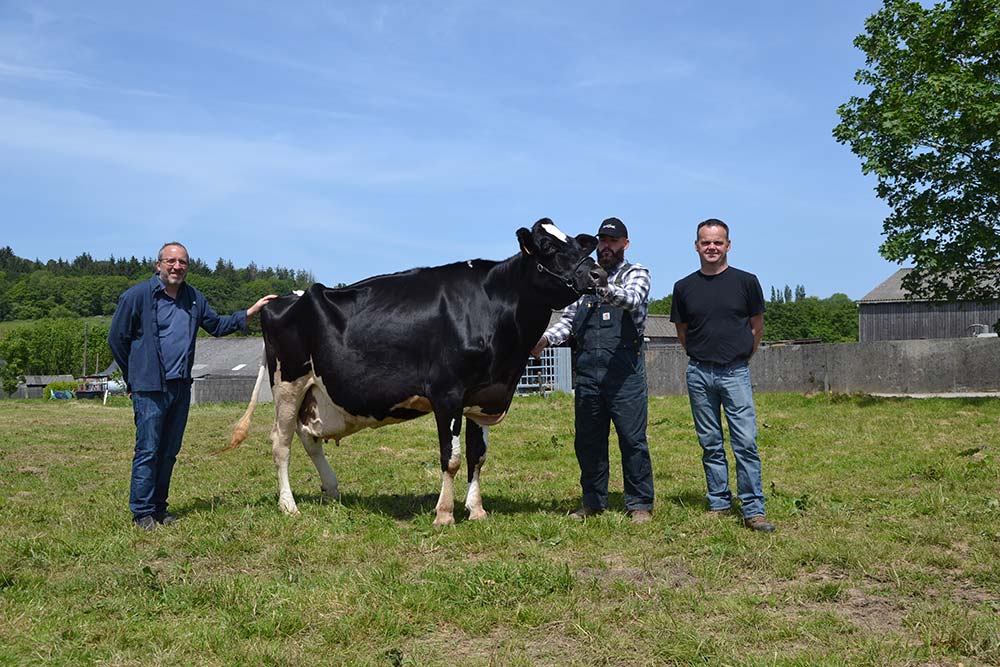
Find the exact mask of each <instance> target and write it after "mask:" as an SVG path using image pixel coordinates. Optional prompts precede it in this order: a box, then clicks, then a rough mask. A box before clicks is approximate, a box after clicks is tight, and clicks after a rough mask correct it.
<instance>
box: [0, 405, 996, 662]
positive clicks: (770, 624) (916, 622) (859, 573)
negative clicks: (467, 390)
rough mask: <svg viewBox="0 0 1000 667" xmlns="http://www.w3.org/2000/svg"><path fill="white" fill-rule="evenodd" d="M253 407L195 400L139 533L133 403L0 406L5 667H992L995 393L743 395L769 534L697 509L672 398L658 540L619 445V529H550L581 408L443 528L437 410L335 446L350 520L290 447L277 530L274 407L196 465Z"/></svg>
mask: <svg viewBox="0 0 1000 667" xmlns="http://www.w3.org/2000/svg"><path fill="white" fill-rule="evenodd" d="M242 407H243V406H236V405H227V406H211V405H206V406H196V407H195V408H193V409H192V411H191V418H190V422H189V426H188V431H187V437H186V439H185V445H184V449H183V451H182V452H181V457H180V460H179V462H178V468H177V470H176V473H175V476H174V486H173V489H172V493H171V500H172V505H171V510H172V511H173V512H174V513H176V514H177V515H178V516H179V517H180V518H181V521H180V522H178V523H177V524H175V525H174V526H171V527H169V528H166V529H161V530H158V531H155V532H152V533H142V532H139V531H136V530H134V529H133V528H132V527H131V524H130V517H129V514H128V510H127V506H126V502H127V494H128V476H129V469H130V461H131V449H132V437H133V429H132V423H131V421H132V414H131V409H130V407H129V405H128V404H127V401H125V400H124V399H118V402H112V403H111V404H109V405H108V406H106V407H102V406H101V405H100V404H99V403H96V402H94V403H89V402H73V403H57V402H43V401H0V665H67V666H70V665H72V666H78V665H142V666H144V667H147V666H152V665H219V666H222V665H243V664H247V665H389V666H399V665H421V666H423V665H442V666H444V665H447V666H449V667H457V666H461V667H472V666H477V665H526V666H527V665H630V666H631V665H762V666H763V665H802V666H806V665H844V666H847V665H850V666H855V665H872V666H875V665H879V666H884V665H927V666H930V665H935V666H938V665H959V664H962V665H966V666H969V665H996V664H1000V467H998V453H1000V442H998V433H1000V400H997V399H977V400H958V399H952V400H937V399H935V400H924V401H917V400H895V399H873V398H869V397H854V396H852V397H844V396H824V395H819V396H814V397H803V396H799V395H764V396H760V397H758V412H759V420H760V426H761V428H760V434H761V436H760V449H761V457H762V459H763V462H764V482H765V488H766V490H767V492H768V515H769V517H770V518H771V519H772V520H773V521H774V523H775V524H776V525H777V527H778V532H776V533H775V534H773V535H762V534H756V533H752V532H750V531H748V530H746V529H744V528H742V527H741V525H740V524H739V522H738V520H737V519H722V520H718V519H712V518H710V517H708V516H707V515H706V514H705V511H704V505H703V493H704V479H703V476H702V472H701V465H700V458H699V457H700V450H699V448H698V445H697V442H696V440H695V437H694V432H693V427H692V423H691V417H690V414H689V412H688V406H687V402H686V399H685V398H683V397H670V398H655V399H652V400H651V405H650V426H649V440H650V445H651V451H652V457H653V467H654V471H655V475H656V493H657V502H656V507H655V512H654V520H653V521H652V522H651V523H650V524H646V525H642V526H633V525H632V524H630V523H629V521H628V519H627V517H626V516H625V515H624V513H623V512H622V511H621V510H622V496H621V470H620V466H619V458H618V455H617V450H616V449H615V448H614V446H613V449H615V451H614V452H613V454H612V507H613V510H614V511H611V512H607V513H605V514H604V515H602V516H600V517H597V518H595V519H590V520H588V521H587V522H586V523H584V524H577V523H574V522H572V521H570V520H569V519H567V518H566V517H565V514H566V512H567V511H569V510H571V509H573V508H574V507H575V506H576V504H577V502H578V493H579V488H578V484H577V477H578V470H577V467H576V461H575V458H574V454H573V431H572V423H573V421H572V402H571V399H569V398H568V397H559V398H550V399H541V398H528V399H518V400H517V401H516V403H515V405H514V407H513V408H512V410H511V413H510V415H509V417H508V419H507V420H506V421H505V422H504V424H502V425H501V426H500V427H497V428H494V429H493V430H492V431H491V434H490V435H491V438H490V451H489V456H488V460H487V464H486V467H485V469H484V474H483V497H484V503H485V506H486V509H487V511H489V512H490V517H489V518H488V519H487V520H486V521H483V522H472V521H467V520H463V519H464V508H461V507H459V509H458V511H457V512H456V517H457V519H458V523H457V525H455V526H453V527H451V528H448V529H445V530H441V531H438V530H435V529H434V528H433V527H432V526H431V522H432V520H433V518H434V515H433V507H434V504H435V501H436V498H437V492H438V490H439V487H440V473H439V469H438V464H437V460H438V454H437V446H436V444H435V441H436V438H435V435H434V432H433V422H432V420H430V419H423V420H418V421H416V422H410V423H407V424H402V425H398V426H392V427H387V428H384V429H381V430H378V431H368V432H364V433H360V434H358V435H355V436H352V437H351V438H348V439H346V440H344V441H343V442H342V443H341V446H340V447H335V446H334V445H333V444H332V443H331V444H330V445H328V446H327V454H328V456H329V458H330V460H331V464H332V466H333V468H334V470H335V471H336V472H337V474H338V476H339V478H340V488H341V492H342V494H343V497H342V499H341V502H339V503H334V502H324V501H323V499H322V497H321V496H320V494H319V480H318V477H317V475H316V473H315V470H314V469H313V468H312V464H311V463H310V462H309V460H308V457H307V456H306V455H305V452H304V450H303V449H302V447H301V445H299V444H298V442H296V443H295V447H294V449H293V455H292V456H293V458H292V469H291V480H292V489H293V490H294V491H295V492H296V498H297V500H298V503H299V509H300V510H301V511H302V515H301V516H299V517H296V518H290V517H286V516H283V515H281V514H280V513H279V511H278V509H277V498H276V489H277V483H276V480H275V474H274V467H273V464H272V462H271V455H270V447H269V445H268V444H267V442H266V435H267V432H268V429H269V427H270V417H271V406H269V405H268V406H261V407H259V408H258V410H257V413H256V415H255V419H254V429H253V432H252V434H251V437H250V439H249V440H248V441H247V442H246V443H244V445H243V446H242V447H241V448H239V449H237V450H235V451H233V452H228V453H226V454H223V455H221V456H215V455H213V454H212V452H213V451H214V450H216V449H218V448H219V447H221V446H222V445H224V444H225V443H226V442H227V441H228V435H229V431H230V428H231V425H232V424H233V423H235V421H236V420H237V419H238V417H239V414H240V412H241V410H242ZM460 477H461V483H459V484H457V491H458V496H459V498H464V490H465V483H464V479H465V470H464V464H463V470H462V472H461V473H460ZM459 505H460V504H459Z"/></svg>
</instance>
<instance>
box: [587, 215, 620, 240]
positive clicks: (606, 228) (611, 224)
mask: <svg viewBox="0 0 1000 667" xmlns="http://www.w3.org/2000/svg"><path fill="white" fill-rule="evenodd" d="M595 236H610V237H612V238H616V239H620V238H626V239H627V238H628V229H626V228H625V223H624V222H622V221H621V220H619V219H618V218H608V219H607V220H605V221H604V222H602V223H601V228H600V229H598V230H597V234H596V235H595Z"/></svg>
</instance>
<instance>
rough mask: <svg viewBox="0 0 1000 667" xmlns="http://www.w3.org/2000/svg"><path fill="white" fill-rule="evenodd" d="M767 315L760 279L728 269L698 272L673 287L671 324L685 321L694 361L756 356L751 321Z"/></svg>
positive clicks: (719, 361)
mask: <svg viewBox="0 0 1000 667" xmlns="http://www.w3.org/2000/svg"><path fill="white" fill-rule="evenodd" d="M763 312H764V292H763V291H762V290H761V288H760V281H758V280H757V276H755V275H754V274H752V273H747V272H746V271H740V270H739V269H734V268H733V267H731V266H730V267H728V268H727V269H726V270H725V271H723V272H722V273H719V274H716V275H714V276H706V275H705V274H703V273H702V272H701V271H695V272H694V273H692V274H691V275H689V276H686V277H684V278H681V279H680V280H678V281H677V282H676V283H675V284H674V301H673V305H672V307H671V310H670V321H671V322H684V323H686V324H687V325H688V329H687V353H688V356H689V357H691V358H692V359H694V360H695V361H707V362H711V363H715V364H731V363H734V362H736V361H746V360H747V359H749V358H750V355H751V354H753V332H751V331H750V318H751V317H753V316H754V315H760V314H761V313H763Z"/></svg>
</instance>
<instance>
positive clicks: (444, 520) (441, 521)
mask: <svg viewBox="0 0 1000 667" xmlns="http://www.w3.org/2000/svg"><path fill="white" fill-rule="evenodd" d="M454 525H455V517H454V516H453V515H451V514H438V516H437V518H436V519H434V527H435V528H444V527H445V526H454Z"/></svg>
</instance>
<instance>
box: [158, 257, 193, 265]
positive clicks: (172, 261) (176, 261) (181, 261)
mask: <svg viewBox="0 0 1000 667" xmlns="http://www.w3.org/2000/svg"><path fill="white" fill-rule="evenodd" d="M160 263H161V264H166V265H167V266H175V265H176V266H187V265H188V263H187V260H186V259H177V258H176V257H170V258H168V259H161V260H160Z"/></svg>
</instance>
